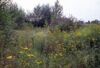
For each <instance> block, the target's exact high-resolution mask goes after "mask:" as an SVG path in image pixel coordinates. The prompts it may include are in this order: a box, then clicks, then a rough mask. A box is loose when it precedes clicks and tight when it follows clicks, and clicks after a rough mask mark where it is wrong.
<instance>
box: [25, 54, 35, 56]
mask: <svg viewBox="0 0 100 68" xmlns="http://www.w3.org/2000/svg"><path fill="white" fill-rule="evenodd" d="M27 56H28V57H35V55H33V54H27Z"/></svg>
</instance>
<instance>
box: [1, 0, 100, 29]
mask: <svg viewBox="0 0 100 68" xmlns="http://www.w3.org/2000/svg"><path fill="white" fill-rule="evenodd" d="M2 1H3V2H2ZM0 2H1V7H0V8H1V10H2V9H4V10H5V12H4V10H2V11H1V13H0V14H1V15H2V16H4V14H8V15H7V16H6V17H9V16H10V18H11V21H13V28H14V29H22V28H25V27H26V26H29V25H31V26H33V27H45V26H49V27H52V28H55V27H57V28H59V29H60V30H61V31H63V30H64V31H70V30H74V29H77V28H79V27H80V26H82V25H84V24H91V23H92V24H93V23H96V24H98V23H99V22H100V21H99V20H94V21H88V22H84V21H81V20H77V19H76V18H75V17H73V16H71V17H65V16H64V15H63V7H62V6H61V5H60V4H59V1H58V0H57V1H56V2H55V4H54V6H49V4H47V5H38V6H36V7H35V8H33V12H31V13H27V14H26V13H25V12H24V10H23V9H21V8H19V7H18V6H17V4H13V3H11V1H9V4H6V3H7V2H8V0H1V1H0ZM5 4H6V5H5ZM2 12H3V14H2ZM2 16H1V17H0V26H1V27H0V29H3V25H4V23H3V19H2Z"/></svg>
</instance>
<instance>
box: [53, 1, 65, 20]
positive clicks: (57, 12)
mask: <svg viewBox="0 0 100 68" xmlns="http://www.w3.org/2000/svg"><path fill="white" fill-rule="evenodd" d="M62 10H63V8H62V6H61V5H60V4H59V1H58V0H57V1H56V2H55V5H54V6H53V8H52V11H53V12H52V15H53V17H55V18H56V19H57V18H60V17H61V16H62Z"/></svg>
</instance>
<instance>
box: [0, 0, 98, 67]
mask: <svg viewBox="0 0 100 68" xmlns="http://www.w3.org/2000/svg"><path fill="white" fill-rule="evenodd" d="M0 54H1V55H0V68H100V21H98V20H94V21H88V22H84V21H79V20H77V19H76V18H74V17H70V18H67V17H64V16H63V15H62V6H61V5H60V4H59V1H58V0H57V2H56V3H55V6H53V7H50V6H49V5H43V6H39V5H38V6H37V7H35V8H34V12H32V13H30V14H28V15H26V14H25V13H24V11H23V10H22V9H19V8H18V7H17V5H14V4H12V3H11V1H10V0H0Z"/></svg>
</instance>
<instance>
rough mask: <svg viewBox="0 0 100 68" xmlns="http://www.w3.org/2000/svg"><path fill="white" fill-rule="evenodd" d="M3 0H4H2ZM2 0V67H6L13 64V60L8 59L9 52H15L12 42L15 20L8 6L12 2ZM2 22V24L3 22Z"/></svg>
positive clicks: (0, 44) (0, 3) (0, 50)
mask: <svg viewBox="0 0 100 68" xmlns="http://www.w3.org/2000/svg"><path fill="white" fill-rule="evenodd" d="M2 1H3V2H2ZM6 1H7V0H0V5H2V4H3V5H2V7H3V8H2V7H0V25H1V26H2V30H0V54H1V56H0V61H1V62H0V67H1V68H5V67H6V66H8V67H9V65H11V66H13V62H10V61H8V60H7V56H8V55H7V54H9V53H10V54H11V53H12V52H14V51H13V50H12V49H14V46H13V42H12V34H13V20H12V18H11V15H10V14H9V12H8V9H7V7H9V6H8V4H9V3H10V2H11V1H10V0H9V1H7V2H6ZM1 22H2V24H3V25H2V24H1Z"/></svg>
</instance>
